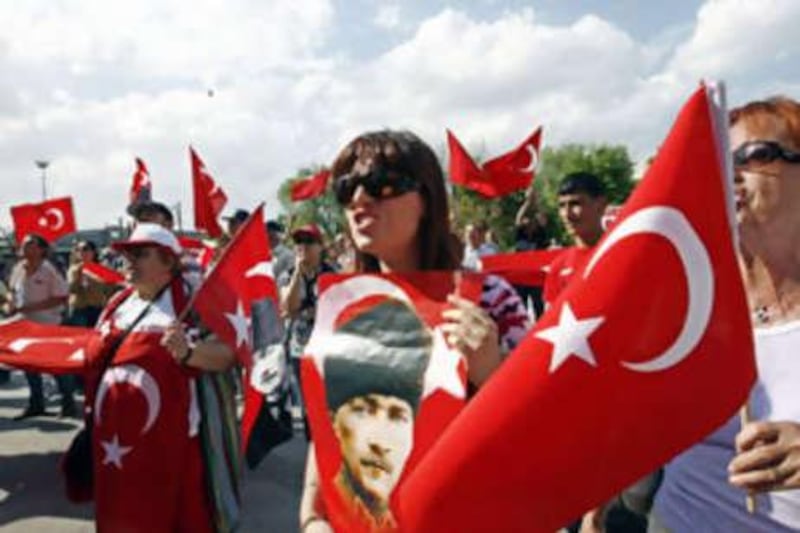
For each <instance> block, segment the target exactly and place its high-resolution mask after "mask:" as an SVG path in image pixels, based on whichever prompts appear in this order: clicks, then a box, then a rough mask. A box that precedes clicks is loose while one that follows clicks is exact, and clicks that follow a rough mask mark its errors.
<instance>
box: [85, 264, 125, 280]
mask: <svg viewBox="0 0 800 533" xmlns="http://www.w3.org/2000/svg"><path fill="white" fill-rule="evenodd" d="M82 270H83V274H84V275H86V276H89V277H91V278H93V279H95V280H97V281H99V282H100V283H105V284H108V285H121V284H123V283H125V276H123V275H122V274H120V273H119V272H117V271H116V270H114V269H112V268H108V267H107V266H105V265H102V264H100V263H84V264H83V267H82Z"/></svg>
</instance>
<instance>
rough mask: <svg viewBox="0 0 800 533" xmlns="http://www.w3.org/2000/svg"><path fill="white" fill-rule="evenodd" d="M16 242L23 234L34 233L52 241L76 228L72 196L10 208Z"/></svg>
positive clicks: (22, 237)
mask: <svg viewBox="0 0 800 533" xmlns="http://www.w3.org/2000/svg"><path fill="white" fill-rule="evenodd" d="M11 218H12V219H13V221H14V233H15V235H16V237H17V242H22V239H24V238H25V235H27V234H29V233H36V234H37V235H41V236H42V237H44V238H45V239H46V240H47V241H48V242H54V241H56V240H58V239H59V238H60V237H63V236H64V235H69V234H70V233H73V232H74V231H75V230H76V225H75V213H74V211H73V209H72V198H71V197H69V196H67V197H64V198H53V199H52V200H45V201H44V202H42V203H39V204H22V205H17V206H14V207H12V208H11Z"/></svg>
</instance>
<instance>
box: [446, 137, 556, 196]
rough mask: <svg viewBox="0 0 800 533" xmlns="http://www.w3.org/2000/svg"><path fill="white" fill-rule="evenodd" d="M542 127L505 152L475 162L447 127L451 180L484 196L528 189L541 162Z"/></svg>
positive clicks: (503, 194)
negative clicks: (482, 161) (479, 165)
mask: <svg viewBox="0 0 800 533" xmlns="http://www.w3.org/2000/svg"><path fill="white" fill-rule="evenodd" d="M541 140H542V128H541V127H540V128H537V129H536V131H534V132H533V133H531V134H530V135H529V136H528V137H527V138H526V139H525V140H524V141H523V142H522V143H521V144H520V145H519V146H517V147H516V148H514V149H513V150H511V151H510V152H507V153H505V154H503V155H500V156H498V157H495V158H493V159H490V160H488V161H486V162H485V163H484V164H483V165H482V166H481V167H478V165H477V164H476V163H475V161H474V160H473V159H472V158H471V157H470V155H469V153H467V151H466V150H465V149H464V147H463V146H462V145H461V143H460V142H459V141H458V139H456V136H455V135H453V133H452V132H450V131H449V130H448V132H447V144H448V147H449V148H450V180H451V181H452V182H453V183H455V184H458V185H462V186H464V187H466V188H468V189H471V190H473V191H475V192H477V193H479V194H480V195H482V196H483V197H485V198H497V197H499V196H505V195H507V194H510V193H512V192H515V191H519V190H522V189H525V188H527V187H528V186H529V185H530V184H531V182H532V181H533V178H534V176H535V175H536V168H537V167H538V165H539V146H540V144H541Z"/></svg>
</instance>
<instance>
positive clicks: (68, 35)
mask: <svg viewBox="0 0 800 533" xmlns="http://www.w3.org/2000/svg"><path fill="white" fill-rule="evenodd" d="M0 20H3V24H2V27H0V73H2V74H1V75H0V186H2V190H3V194H2V196H0V227H5V228H9V227H10V226H11V221H10V216H9V211H8V208H9V207H10V206H13V205H17V204H20V203H26V202H37V201H40V200H41V198H42V181H41V172H40V170H39V169H38V168H37V167H36V165H35V161H37V160H47V161H49V162H50V165H49V167H48V168H47V181H46V183H47V194H48V197H60V196H72V197H73V200H74V204H75V211H76V216H77V220H78V225H79V227H81V228H93V227H100V226H103V225H105V224H109V223H116V222H117V221H118V220H119V218H120V217H122V216H123V212H124V208H125V205H126V202H127V194H128V193H127V191H128V188H129V187H130V183H131V176H132V175H133V172H134V168H135V166H134V158H136V157H140V158H142V159H143V160H144V161H145V162H146V163H147V165H148V167H149V169H150V175H151V178H152V182H153V190H154V196H155V197H156V199H158V200H160V201H163V202H164V203H166V204H168V205H171V206H172V205H175V204H177V203H179V202H180V204H181V207H182V214H183V221H184V225H185V226H189V225H191V219H192V211H191V209H192V206H191V177H190V169H189V155H188V146H189V145H192V146H194V147H195V149H196V150H197V152H198V153H199V155H200V156H201V157H202V158H203V160H204V161H205V163H206V167H207V168H208V170H209V171H210V173H211V174H212V175H213V176H214V178H215V179H216V180H217V182H218V183H219V184H220V185H221V186H222V188H223V189H224V190H225V191H226V192H227V194H228V197H229V203H228V206H227V208H226V212H232V211H233V210H234V209H236V208H244V209H248V210H249V209H252V208H253V207H255V206H256V205H257V204H258V203H259V202H260V201H266V203H267V206H266V209H267V211H266V212H267V216H268V217H271V216H274V215H275V214H277V213H278V210H279V204H278V201H277V189H278V187H279V185H280V184H281V182H283V181H284V180H285V179H286V178H287V177H289V176H293V175H294V174H295V173H296V171H297V169H299V168H303V167H309V166H312V165H322V164H328V163H330V162H331V161H332V160H333V158H334V157H335V156H336V153H337V152H338V150H339V149H340V148H341V147H342V146H343V145H344V144H345V143H347V142H348V141H349V140H350V139H352V138H353V137H354V136H355V135H357V134H358V133H360V132H363V131H368V130H374V129H379V128H384V127H390V128H394V129H401V128H406V129H411V130H412V131H414V132H416V133H417V134H419V135H420V136H421V137H422V138H423V139H425V140H426V141H427V142H428V143H429V144H430V145H431V146H432V147H434V149H435V150H437V151H438V152H442V153H443V151H444V146H445V129H446V128H450V129H452V130H453V131H454V132H455V133H456V135H458V137H459V138H460V139H461V140H462V142H463V143H464V144H465V145H466V146H467V147H468V148H472V149H476V150H481V151H483V152H484V153H487V154H496V153H500V152H503V151H506V150H509V149H510V148H512V147H514V146H515V145H517V144H518V143H519V142H521V141H522V140H523V139H524V138H525V137H526V136H527V135H528V134H529V133H530V132H531V131H533V129H535V127H536V126H538V125H542V126H543V127H544V137H543V142H544V145H546V146H547V145H549V146H557V145H559V144H563V143H566V142H580V143H601V142H604V143H612V144H624V145H626V146H627V147H628V148H629V150H630V153H631V155H632V156H633V158H634V159H635V160H636V161H642V160H645V159H646V158H647V157H648V156H649V155H651V154H652V153H653V152H654V151H655V149H656V148H657V146H658V144H659V143H660V142H661V140H662V139H663V138H664V137H665V135H666V133H667V131H668V129H669V126H670V124H671V123H672V120H673V119H674V117H675V115H676V113H677V111H678V110H679V108H680V106H681V104H682V102H683V101H684V100H685V99H686V98H687V97H688V96H689V95H690V94H691V93H692V92H693V90H695V89H696V87H697V84H698V82H699V80H701V79H704V78H713V79H722V80H724V81H725V82H726V83H727V87H728V99H729V102H730V103H731V104H734V105H735V104H741V103H744V102H746V101H748V100H752V99H757V98H762V97H765V96H769V95H772V94H777V93H781V94H786V95H788V96H792V97H794V98H800V69H798V68H797V65H800V39H798V38H797V36H796V33H797V28H798V27H800V1H798V0H759V1H758V2H753V1H750V0H706V1H689V0H674V1H672V2H669V3H662V2H640V1H636V0H617V1H614V2H612V1H601V0H572V1H568V2H566V1H562V0H539V1H528V2H523V1H516V0H511V1H505V2H503V1H499V0H473V1H471V2H468V1H459V2H452V1H450V2H448V1H440V0H413V1H409V0H406V1H403V2H400V1H395V0H350V1H344V0H339V1H329V0H287V1H283V0H194V1H193V2H191V3H187V2H185V1H179V0H139V1H136V2H108V1H107V0H26V1H25V2H14V1H12V0H0Z"/></svg>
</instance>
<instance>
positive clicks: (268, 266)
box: [244, 261, 272, 278]
mask: <svg viewBox="0 0 800 533" xmlns="http://www.w3.org/2000/svg"><path fill="white" fill-rule="evenodd" d="M255 276H266V277H268V278H271V277H272V261H260V262H258V263H256V264H255V265H253V266H252V267H251V268H250V269H249V270H248V271H247V272H245V273H244V277H246V278H253V277H255Z"/></svg>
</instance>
